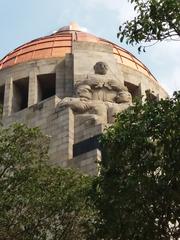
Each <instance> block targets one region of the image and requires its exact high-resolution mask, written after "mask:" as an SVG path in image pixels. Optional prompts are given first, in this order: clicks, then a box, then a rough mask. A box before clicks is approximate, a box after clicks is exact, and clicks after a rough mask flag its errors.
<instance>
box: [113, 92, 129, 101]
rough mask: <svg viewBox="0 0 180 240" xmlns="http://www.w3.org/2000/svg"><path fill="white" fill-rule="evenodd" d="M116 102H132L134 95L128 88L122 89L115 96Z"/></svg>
mask: <svg viewBox="0 0 180 240" xmlns="http://www.w3.org/2000/svg"><path fill="white" fill-rule="evenodd" d="M115 102H116V103H132V96H131V94H130V92H128V91H127V90H121V91H119V92H118V94H117V96H116V97H115Z"/></svg>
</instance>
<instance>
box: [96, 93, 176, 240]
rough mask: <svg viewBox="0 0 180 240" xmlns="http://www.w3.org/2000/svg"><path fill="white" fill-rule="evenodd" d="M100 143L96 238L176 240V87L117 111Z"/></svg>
mask: <svg viewBox="0 0 180 240" xmlns="http://www.w3.org/2000/svg"><path fill="white" fill-rule="evenodd" d="M101 142H102V146H103V158H102V162H101V163H100V164H101V172H100V176H99V177H98V178H96V181H95V183H94V185H95V190H96V194H95V200H94V199H93V200H94V202H95V204H96V207H97V210H98V211H99V219H98V225H97V226H96V234H97V236H98V237H99V238H97V239H107V240H108V239H109V240H110V239H111V240H112V239H116V240H118V239H120V240H121V239H122V240H124V239H126V240H137V239H138V240H152V239H153V240H163V239H166V240H167V239H168V240H170V239H174V240H177V239H179V237H180V92H179V93H175V94H174V97H173V98H171V99H166V100H160V101H154V102H152V101H149V100H147V101H146V102H145V103H144V104H142V102H141V101H138V102H137V103H136V104H135V105H134V106H132V107H130V108H129V109H127V110H126V111H125V112H122V113H119V114H118V116H117V119H116V122H115V124H114V125H113V126H111V127H109V128H108V129H107V130H106V132H105V134H104V135H103V137H102V139H101Z"/></svg>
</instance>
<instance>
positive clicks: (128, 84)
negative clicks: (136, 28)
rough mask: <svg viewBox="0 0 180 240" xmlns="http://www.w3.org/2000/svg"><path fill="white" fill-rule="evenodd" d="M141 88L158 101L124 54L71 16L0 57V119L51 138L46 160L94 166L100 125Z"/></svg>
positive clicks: (145, 75)
mask: <svg viewBox="0 0 180 240" xmlns="http://www.w3.org/2000/svg"><path fill="white" fill-rule="evenodd" d="M146 91H148V94H150V95H152V98H155V99H157V100H158V99H160V98H166V97H167V93H166V92H165V91H164V89H163V88H162V87H161V86H160V85H159V83H158V81H157V80H156V79H155V77H154V76H153V75H152V74H151V72H150V71H149V70H148V68H147V67H146V66H145V65H144V64H143V63H142V62H140V61H139V60H138V59H137V58H136V57H134V56H133V55H132V54H131V53H129V52H128V51H126V50H125V49H123V48H121V47H119V46H117V45H116V44H114V43H112V42H109V41H107V40H105V39H102V38H99V37H96V36H94V35H91V34H89V33H86V32H82V31H81V28H80V27H79V26H78V25H77V24H74V23H72V24H70V25H69V26H66V27H63V28H61V29H59V30H58V31H57V32H56V33H54V34H52V35H49V36H45V37H41V38H38V39H35V40H33V41H31V42H29V43H26V44H24V45H22V46H20V47H18V48H17V49H15V50H14V51H12V52H10V53H9V54H7V56H5V57H4V58H3V59H2V60H0V103H1V104H2V105H3V119H2V121H3V124H4V126H8V125H10V124H12V123H13V122H23V123H25V124H27V125H28V126H30V127H35V126H37V127H40V128H41V129H42V131H43V132H44V133H45V134H48V135H49V136H50V137H51V141H50V149H49V156H50V161H51V163H52V164H59V165H61V166H63V167H75V168H79V169H80V170H81V171H83V172H86V173H88V174H96V173H97V170H98V169H97V161H100V159H101V151H100V149H99V144H98V137H99V136H100V135H101V134H102V132H103V130H104V128H105V127H106V126H109V125H110V124H112V123H113V122H114V119H115V115H116V114H117V113H118V112H120V111H122V110H124V109H126V108H127V107H128V106H130V105H131V104H132V99H133V98H135V97H137V96H145V94H146Z"/></svg>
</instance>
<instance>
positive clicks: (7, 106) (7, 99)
mask: <svg viewBox="0 0 180 240" xmlns="http://www.w3.org/2000/svg"><path fill="white" fill-rule="evenodd" d="M12 101H13V78H12V77H10V78H9V79H7V80H6V83H5V93H4V109H3V117H7V116H9V115H10V114H11V112H12Z"/></svg>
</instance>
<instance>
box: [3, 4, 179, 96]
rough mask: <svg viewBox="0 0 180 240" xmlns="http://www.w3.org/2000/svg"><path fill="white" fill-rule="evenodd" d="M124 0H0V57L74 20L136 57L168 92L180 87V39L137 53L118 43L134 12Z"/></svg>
mask: <svg viewBox="0 0 180 240" xmlns="http://www.w3.org/2000/svg"><path fill="white" fill-rule="evenodd" d="M133 14H134V13H133V10H132V8H131V6H130V4H128V3H127V0H64V1H62V0H0V16H1V30H0V31H1V32H0V58H2V57H4V56H5V55H6V54H7V53H8V52H10V51H12V50H13V49H14V48H16V47H18V46H19V45H21V44H23V43H25V42H28V41H31V40H32V39H34V38H37V37H40V36H43V35H48V34H51V33H52V32H53V31H54V30H57V29H58V28H60V27H62V26H65V25H68V24H69V23H70V22H71V21H76V22H78V24H79V25H80V26H82V27H86V28H87V29H88V32H91V33H93V34H95V35H97V36H100V37H103V38H106V39H108V40H110V41H113V42H115V43H117V44H119V45H121V46H123V47H125V48H126V49H128V50H129V51H131V52H132V53H133V54H134V55H135V56H136V57H138V58H139V59H140V60H141V61H143V63H144V64H145V65H146V66H147V67H148V68H149V69H150V70H151V72H152V73H153V74H154V75H155V77H156V78H157V79H158V80H159V81H160V82H161V85H162V86H164V87H165V88H166V90H168V91H169V92H170V93H172V91H173V90H178V89H180V80H179V77H180V67H179V65H180V60H179V59H180V43H179V42H173V43H162V44H159V45H156V46H155V47H153V48H149V50H148V52H147V53H145V54H144V53H142V54H140V55H139V54H138V53H137V48H132V47H131V48H130V47H127V46H126V45H125V44H123V45H122V44H120V43H119V41H118V39H117V37H116V35H117V32H118V26H119V24H120V22H122V21H123V20H126V19H127V18H129V17H131V16H133Z"/></svg>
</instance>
